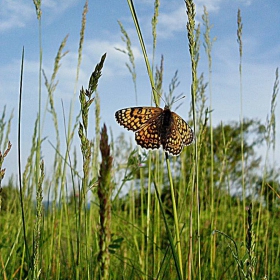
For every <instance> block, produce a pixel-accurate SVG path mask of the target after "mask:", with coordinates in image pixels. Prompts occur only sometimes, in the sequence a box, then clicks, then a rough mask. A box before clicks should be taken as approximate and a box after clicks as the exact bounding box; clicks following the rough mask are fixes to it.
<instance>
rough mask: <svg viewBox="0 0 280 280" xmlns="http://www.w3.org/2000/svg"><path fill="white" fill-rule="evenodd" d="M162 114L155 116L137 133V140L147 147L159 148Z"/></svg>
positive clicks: (139, 143)
mask: <svg viewBox="0 0 280 280" xmlns="http://www.w3.org/2000/svg"><path fill="white" fill-rule="evenodd" d="M159 125H160V115H159V116H157V117H154V118H153V119H152V120H150V121H149V122H148V123H147V124H145V125H143V126H142V127H141V129H139V130H138V131H136V133H135V141H136V142H137V144H138V145H140V146H141V147H142V148H145V149H159V147H160V144H161V142H160V134H159Z"/></svg>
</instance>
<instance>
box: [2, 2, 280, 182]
mask: <svg viewBox="0 0 280 280" xmlns="http://www.w3.org/2000/svg"><path fill="white" fill-rule="evenodd" d="M194 2H195V4H196V14H197V17H196V21H197V23H198V22H201V16H202V14H203V6H204V5H205V6H206V7H207V10H208V12H209V18H210V23H211V24H212V25H213V28H212V30H211V36H212V37H216V38H217V39H216V41H215V42H214V44H213V51H212V60H213V73H212V96H213V109H214V112H213V121H214V124H218V123H220V122H221V121H223V122H227V121H230V120H239V119H240V93H239V92H240V90H239V89H240V81H239V72H238V67H239V53H238V44H237V41H236V39H237V38H236V28H237V24H236V21H237V20H236V18H237V10H238V8H240V9H241V16H242V21H243V62H242V63H243V64H242V66H243V76H242V79H243V80H242V83H243V115H244V117H249V118H258V119H261V120H262V121H263V122H265V119H266V117H267V115H268V113H269V110H270V102H271V95H272V88H273V83H274V80H275V70H276V68H277V67H279V65H280V36H279V35H280V34H279V33H280V32H279V30H280V29H279V28H280V17H279V14H280V2H279V1H275V0H266V1H261V0H207V1H202V0H199V1H194ZM134 4H135V8H136V12H137V14H138V17H139V22H140V26H141V28H142V33H143V36H144V40H145V43H146V47H147V50H148V54H149V57H150V58H151V52H152V36H151V18H152V16H153V1H150V0H142V1H140V0H138V1H135V2H134ZM83 6H84V1H78V0H68V1H66V0H64V1H54V0H49V1H42V44H43V69H44V71H45V73H46V74H47V76H48V78H49V79H50V77H51V74H52V69H53V64H54V58H55V56H56V53H57V50H58V48H59V45H60V43H61V42H62V40H63V38H64V37H65V36H66V35H67V34H69V38H68V40H67V44H66V47H65V51H66V50H67V51H69V53H68V54H67V55H66V56H65V57H64V58H63V59H62V61H61V68H60V70H59V74H58V77H57V79H58V81H59V83H58V86H57V89H56V92H55V102H56V105H55V106H56V109H57V112H58V116H59V120H60V124H59V127H60V129H61V136H62V135H63V131H64V128H63V110H62V108H61V107H62V105H61V100H62V101H63V104H64V108H65V113H66V116H68V112H69V107H70V101H71V100H72V98H73V95H74V90H75V76H76V66H77V50H78V44H79V32H80V28H81V15H82V11H83ZM0 7H1V9H0V36H1V40H0V100H1V107H0V110H1V111H2V108H3V106H4V105H5V104H6V106H7V113H8V114H10V113H11V111H12V109H14V110H15V111H14V116H15V117H14V120H13V124H12V132H11V142H12V144H13V149H12V152H11V153H10V155H9V156H8V158H7V159H6V161H5V163H4V165H5V166H4V167H6V168H7V175H6V178H7V177H9V175H10V174H11V173H12V172H16V170H17V169H16V167H15V164H14V163H15V161H16V160H17V152H16V129H17V123H16V122H17V106H18V105H17V104H18V92H19V74H20V60H21V52H22V48H23V46H24V48H25V61H24V83H23V86H24V88H23V108H22V110H23V112H22V123H23V132H22V149H23V156H24V160H25V159H26V156H27V155H28V152H29V150H30V143H31V136H32V133H33V128H34V122H35V118H36V114H37V111H38V69H39V63H38V61H39V26H38V21H37V18H36V14H35V8H34V5H33V1H31V0H30V1H26V0H25V1H22V0H0ZM185 10H186V8H185V4H184V1H178V0H176V1H174V0H171V1H169V0H168V1H167V0H162V1H161V3H160V15H159V24H158V41H157V51H156V58H155V62H156V64H157V65H159V63H160V56H161V55H162V54H163V55H164V84H163V89H164V91H165V92H168V85H169V82H170V80H171V79H172V77H173V75H174V73H175V71H176V70H178V78H179V81H180V85H179V87H178V88H177V89H176V94H180V93H184V95H186V98H185V99H184V103H183V105H182V106H181V107H180V108H179V110H178V113H179V114H180V115H181V116H182V117H183V118H185V119H187V112H188V111H189V104H190V81H191V70H190V60H189V54H188V41H187V33H186V22H187V17H186V13H185ZM118 20H120V21H121V22H122V24H123V26H124V27H125V29H126V31H127V32H128V34H129V35H130V37H131V41H132V48H133V51H134V55H135V61H136V71H137V91H138V104H136V101H135V94H134V87H133V83H132V80H131V76H130V74H129V72H128V70H127V68H126V66H125V63H126V62H127V61H128V59H127V56H125V55H124V54H122V53H120V52H118V51H116V50H115V48H121V49H124V48H125V45H124V43H123V42H122V40H121V32H120V28H119V26H118V23H117V21H118ZM202 32H203V27H202ZM201 40H202V38H201ZM105 52H106V53H107V59H106V61H105V65H104V69H103V75H102V78H101V79H100V82H99V89H98V90H99V94H100V98H101V117H102V119H101V123H104V122H106V124H107V126H109V127H111V128H112V130H113V132H114V133H115V135H114V136H115V137H116V136H117V135H118V134H119V133H120V132H121V131H124V130H123V129H122V128H121V127H119V126H118V124H117V123H116V122H115V120H114V112H115V111H116V110H118V109H121V108H125V107H131V106H136V105H143V106H145V105H146V106H148V105H150V94H151V89H150V84H149V80H148V75H147V72H146V68H145V64H144V61H143V56H142V54H141V49H140V47H139V43H138V40H137V36H136V32H135V30H134V26H133V22H132V19H131V16H130V12H129V8H128V5H127V2H126V1H107V0H105V1H89V12H88V14H87V26H86V32H85V42H84V49H83V57H82V65H81V72H80V78H79V82H78V85H77V89H78V90H79V89H80V87H81V86H82V85H83V86H85V87H86V86H87V84H88V78H89V76H90V74H91V72H92V71H93V69H94V67H95V65H96V63H97V62H99V60H100V57H101V56H102V55H103V54H104V53H105ZM198 70H199V72H200V73H201V72H204V74H205V79H206V80H205V81H207V79H208V77H207V73H208V68H207V59H206V56H205V53H204V48H203V47H202V46H201V60H200V64H199V69H198ZM43 82H44V80H43ZM42 94H43V109H44V108H45V103H44V102H45V100H46V90H45V87H44V83H43V86H42ZM207 94H208V92H207ZM278 100H279V99H278ZM278 103H279V102H278ZM78 109H79V102H78V95H76V102H75V112H78ZM91 113H92V116H93V115H94V112H93V110H92V111H91ZM276 114H277V116H276V118H277V119H276V120H279V119H280V118H279V108H277V109H276ZM92 121H93V120H92ZM51 127H52V122H51V117H50V116H49V114H46V117H45V120H44V126H43V132H42V135H43V136H44V137H48V140H50V141H54V137H53V133H52V131H51V129H50V128H51ZM90 132H91V135H92V137H93V136H94V130H93V129H92V131H90ZM126 135H127V136H128V137H129V136H131V137H132V138H133V134H132V133H131V132H130V133H129V132H127V134H126ZM77 139H78V136H77ZM278 139H279V134H278ZM77 143H78V142H77ZM43 150H44V151H45V155H44V157H45V161H46V164H48V162H50V164H51V163H52V159H51V158H50V157H48V155H49V154H51V153H49V152H48V151H49V150H52V148H51V146H50V144H49V143H48V142H47V141H45V143H43ZM277 154H278V155H279V145H278V147H277ZM23 165H25V161H24V162H23Z"/></svg>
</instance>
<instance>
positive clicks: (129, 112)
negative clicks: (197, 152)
mask: <svg viewBox="0 0 280 280" xmlns="http://www.w3.org/2000/svg"><path fill="white" fill-rule="evenodd" d="M115 117H116V120H117V122H118V123H119V124H120V125H122V126H124V127H125V128H127V129H128V130H132V131H134V132H135V140H136V143H137V144H138V145H140V146H141V147H142V148H146V149H159V147H160V146H161V145H162V147H163V149H164V150H165V151H166V152H168V153H170V154H172V155H174V156H177V155H179V154H180V153H181V151H182V149H183V146H188V145H190V144H191V143H192V141H193V131H192V129H191V128H190V126H189V125H188V124H187V123H186V122H185V121H184V120H183V119H182V118H181V117H180V116H178V115H177V114H176V113H174V112H172V111H171V110H170V109H169V107H168V106H165V107H164V109H162V108H159V107H132V108H125V109H121V110H118V111H117V112H116V113H115Z"/></svg>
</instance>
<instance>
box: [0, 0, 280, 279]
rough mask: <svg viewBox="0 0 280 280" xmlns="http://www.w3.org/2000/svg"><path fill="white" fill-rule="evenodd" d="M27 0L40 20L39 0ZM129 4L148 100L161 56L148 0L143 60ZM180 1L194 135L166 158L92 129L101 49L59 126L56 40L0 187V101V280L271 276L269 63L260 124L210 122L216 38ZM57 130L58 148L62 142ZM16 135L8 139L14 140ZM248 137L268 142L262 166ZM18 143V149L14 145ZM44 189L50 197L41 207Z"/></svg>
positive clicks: (274, 239) (275, 254) (274, 216)
mask: <svg viewBox="0 0 280 280" xmlns="http://www.w3.org/2000/svg"><path fill="white" fill-rule="evenodd" d="M34 4H35V6H36V11H37V16H38V22H39V29H40V26H41V23H40V15H41V6H40V5H41V4H40V2H34ZM128 4H129V7H130V10H131V14H132V18H133V20H134V23H135V29H136V32H137V34H138V37H139V42H140V45H141V48H142V51H143V58H144V60H145V62H146V66H147V71H148V75H149V78H150V83H151V90H152V92H153V94H152V97H151V99H152V100H153V101H154V104H155V106H158V105H159V101H160V98H159V95H160V94H161V93H162V91H163V90H162V87H161V86H162V80H163V66H164V65H163V59H162V60H161V63H160V66H157V65H155V53H156V45H157V32H156V30H157V22H158V17H160V6H159V2H158V1H155V5H154V7H155V11H154V16H153V19H152V34H153V57H152V58H149V57H148V55H147V53H146V48H145V43H144V39H143V37H145V36H144V34H142V33H141V28H140V26H139V23H138V20H137V14H136V11H135V7H134V6H133V3H132V2H131V1H128ZM186 11H187V14H186V17H187V19H188V24H187V27H186V34H187V37H188V42H189V43H188V45H186V48H188V49H189V55H190V61H191V75H192V85H191V108H190V113H189V122H188V123H189V124H190V125H191V126H192V128H193V129H194V131H195V134H196V141H195V143H194V144H193V145H192V146H189V147H186V148H184V150H183V152H182V153H181V155H180V156H179V157H169V156H168V155H166V154H164V153H163V152H162V151H161V150H160V151H157V150H156V151H152V152H147V153H144V154H143V153H141V154H140V153H139V152H138V148H135V143H134V141H133V142H131V143H130V142H127V141H128V140H127V139H124V136H123V135H120V136H116V135H113V133H112V132H111V134H110V133H109V130H108V127H106V125H104V126H103V127H100V114H101V112H100V106H99V102H100V99H99V98H100V97H99V94H98V92H97V89H98V83H99V82H100V79H101V80H102V76H101V74H102V72H103V73H104V72H105V71H106V59H108V58H106V55H105V54H104V55H103V56H102V57H101V58H100V61H99V62H96V67H95V70H94V71H93V73H92V74H91V76H90V77H89V83H88V86H87V87H84V88H82V89H80V94H79V97H77V96H76V95H75V94H74V96H73V101H72V102H75V101H76V99H78V98H79V101H80V113H79V114H78V115H77V116H75V117H73V109H71V110H70V113H69V116H68V118H67V117H66V116H64V122H65V132H64V136H62V135H61V132H60V131H59V129H58V117H57V116H58V115H59V114H58V112H57V107H60V106H57V105H56V104H55V101H54V98H53V96H54V95H53V94H54V92H55V89H56V75H57V73H58V71H59V66H60V64H61V63H63V61H62V58H63V56H64V55H66V53H63V49H64V47H65V45H66V43H67V37H66V38H65V39H64V40H63V41H62V43H61V45H60V47H59V50H58V53H57V56H56V58H55V62H54V70H53V74H52V76H51V78H50V79H48V78H47V76H46V75H45V74H44V73H43V78H44V81H45V86H46V88H47V92H48V100H47V103H46V104H41V98H40V99H39V104H38V117H37V119H36V120H35V122H34V133H33V136H32V138H31V139H30V141H31V143H32V148H31V150H30V153H29V157H28V159H27V162H26V164H25V165H24V164H23V163H22V162H20V163H21V165H22V166H23V170H22V172H21V170H20V172H19V176H20V179H21V180H20V186H19V187H20V191H18V189H16V188H15V185H16V183H15V182H14V180H13V179H12V178H11V179H10V180H9V183H8V184H7V185H6V186H3V185H1V182H2V179H3V178H4V176H5V158H6V157H9V156H10V154H9V151H10V149H11V145H10V143H9V135H10V126H11V121H12V114H11V116H7V115H6V107H4V108H3V113H2V116H1V119H0V128H1V130H0V148H1V150H0V151H1V153H0V187H1V188H0V236H1V238H0V278H1V279H279V278H280V272H279V267H280V244H279V238H280V230H279V180H278V178H277V176H276V174H277V170H275V169H273V168H269V159H268V155H269V152H270V151H271V150H272V153H273V154H275V127H276V119H275V109H276V98H277V95H278V90H279V88H278V86H279V80H278V70H276V78H275V83H274V85H273V92H272V98H271V110H270V112H269V114H268V117H267V121H266V123H264V124H263V123H261V122H259V121H256V120H250V119H243V118H242V120H241V122H240V121H235V122H231V123H228V124H225V123H221V124H220V125H218V126H216V127H214V126H213V124H212V108H213V107H214V104H212V92H211V83H212V81H211V75H212V57H211V51H212V48H213V47H214V45H215V44H216V42H215V38H214V39H212V38H211V34H210V31H211V24H210V19H209V15H208V13H207V10H206V8H205V9H204V15H203V19H202V21H203V25H204V30H202V31H201V27H200V26H197V25H196V23H195V6H194V3H193V2H192V1H186ZM86 14H87V4H86V5H85V7H84V11H83V15H82V27H81V32H80V42H79V57H78V62H77V75H76V79H77V81H78V78H79V69H80V64H81V59H82V49H83V44H84V40H83V39H84V33H85V26H86ZM237 19H238V25H237V30H238V33H237V34H238V45H237V48H238V47H239V52H240V65H239V69H240V98H241V101H242V48H244V47H246V46H243V45H242V18H241V13H240V11H238V17H237ZM119 25H120V28H121V31H120V35H121V34H122V35H123V36H124V37H123V39H124V41H125V42H126V45H127V50H126V51H125V53H126V54H127V55H128V58H129V60H130V64H127V67H128V70H129V71H130V73H131V75H132V80H133V83H134V88H135V100H136V102H137V100H138V97H137V94H138V93H137V82H136V66H135V63H134V56H133V53H132V48H131V42H130V39H129V34H128V33H127V32H126V30H125V26H123V25H122V24H121V23H120V22H119ZM201 33H202V34H203V36H201ZM40 34H41V33H40ZM40 36H41V35H40ZM201 37H203V38H204V41H203V45H204V50H205V51H206V54H207V57H208V69H207V70H206V71H208V73H209V81H205V80H204V76H203V73H201V74H199V73H198V72H197V66H198V64H199V58H200V52H201V48H200V40H201ZM40 40H41V38H40ZM42 51H43V50H41V52H42ZM40 58H41V54H40ZM186 59H187V58H186ZM23 63H24V55H23ZM23 66H24V64H23ZM40 69H41V68H40ZM41 78H42V77H41V76H40V78H39V92H41ZM77 81H76V83H77ZM177 84H178V81H177V75H176V74H175V76H174V78H173V79H172V81H171V82H170V87H169V89H170V92H169V99H172V98H173V97H174V95H173V93H174V89H175V88H176V85H177ZM74 92H76V90H75V89H74ZM208 92H209V97H210V98H209V101H210V104H208V101H207V98H208V96H207V93H208ZM101 96H102V95H101ZM20 102H21V99H20ZM148 102H150V100H147V103H148ZM72 104H73V103H72ZM241 104H242V103H241ZM132 105H133V104H132ZM42 108H44V109H42ZM71 108H73V107H71ZM20 110H21V106H19V120H18V123H19V131H18V132H19V138H18V139H19V143H20V135H21V133H20V127H21V126H22V125H23V124H21V117H20V116H21V114H20V112H21V111H20ZM92 110H94V111H95V124H93V123H92V120H91V119H90V118H89V116H90V111H92ZM241 110H242V108H241ZM47 113H50V114H51V116H52V120H53V130H54V133H55V135H56V142H55V143H52V147H53V148H54V151H56V153H55V156H54V158H53V163H46V162H43V161H42V160H40V158H41V152H42V150H41V145H42V142H43V141H45V139H42V138H41V131H42V129H43V126H44V116H45V114H47ZM89 126H94V128H95V135H94V136H93V137H92V138H91V137H90V136H89V134H88V127H89ZM108 134H110V136H109V135H108ZM249 136H250V137H249ZM252 136H253V137H254V142H252V141H251V138H252ZM64 137H66V147H67V149H66V151H65V152H63V151H62V149H61V141H62V139H64ZM74 138H78V139H79V140H80V145H79V147H73V146H72V142H73V139H74ZM109 139H111V140H110V141H111V142H109ZM17 144H18V143H12V145H13V146H14V147H16V146H17ZM258 144H263V145H266V147H267V155H266V158H265V162H264V164H265V168H261V166H262V164H263V162H262V161H260V160H259V159H258V158H257V157H256V151H257V148H258ZM14 147H12V148H14ZM76 149H77V150H76ZM18 153H19V155H20V154H21V150H20V146H19V149H18ZM77 153H81V154H82V172H78V169H77V166H78V163H77ZM273 160H274V158H273ZM47 164H48V165H50V166H52V172H50V174H45V165H47ZM260 171H262V173H260ZM124 186H126V187H128V188H129V189H128V193H127V194H126V195H125V196H120V193H121V191H122V190H123V188H124ZM233 186H234V187H240V190H241V192H240V193H236V195H232V194H231V193H230V189H231V188H232V187H233ZM69 193H71V195H70V196H69ZM34 197H36V199H35V200H34ZM43 197H44V198H45V199H47V200H52V201H53V203H52V204H50V205H49V206H48V207H46V205H45V204H44V203H43V202H42V198H43ZM88 197H90V201H89V200H88ZM265 277H266V278H265Z"/></svg>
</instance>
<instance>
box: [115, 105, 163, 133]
mask: <svg viewBox="0 0 280 280" xmlns="http://www.w3.org/2000/svg"><path fill="white" fill-rule="evenodd" d="M162 111H163V110H162V109H161V108H159V107H133V108H126V109H121V110H119V111H117V112H116V113H115V117H116V120H117V122H118V123H119V124H120V125H122V126H124V127H125V128H127V129H128V130H132V131H137V130H139V129H140V128H142V127H143V126H146V125H148V124H149V123H150V122H152V121H153V120H154V119H156V118H158V117H159V116H160V115H161V113H162Z"/></svg>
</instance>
